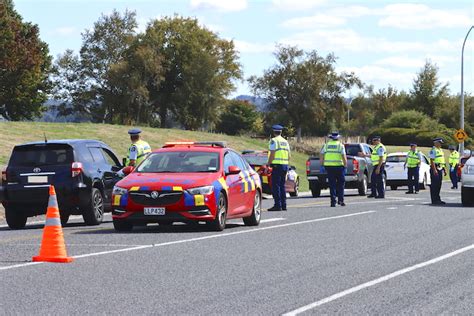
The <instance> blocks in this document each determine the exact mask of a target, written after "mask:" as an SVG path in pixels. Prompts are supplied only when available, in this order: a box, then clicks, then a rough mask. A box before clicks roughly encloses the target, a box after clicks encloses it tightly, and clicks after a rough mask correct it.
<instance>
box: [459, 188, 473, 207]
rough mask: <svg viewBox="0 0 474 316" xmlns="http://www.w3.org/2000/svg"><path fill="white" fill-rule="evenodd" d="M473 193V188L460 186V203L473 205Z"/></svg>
mask: <svg viewBox="0 0 474 316" xmlns="http://www.w3.org/2000/svg"><path fill="white" fill-rule="evenodd" d="M473 193H474V189H472V188H466V187H461V203H462V205H463V206H474V198H473V197H472V195H473Z"/></svg>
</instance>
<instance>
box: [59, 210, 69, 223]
mask: <svg viewBox="0 0 474 316" xmlns="http://www.w3.org/2000/svg"><path fill="white" fill-rule="evenodd" d="M69 215H70V214H69V213H68V212H63V211H61V212H59V216H60V217H61V226H66V224H67V221H68V220H69Z"/></svg>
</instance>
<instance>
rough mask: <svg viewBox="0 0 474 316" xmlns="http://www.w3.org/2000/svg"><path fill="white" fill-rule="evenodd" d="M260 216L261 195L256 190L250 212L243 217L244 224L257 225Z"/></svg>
mask: <svg viewBox="0 0 474 316" xmlns="http://www.w3.org/2000/svg"><path fill="white" fill-rule="evenodd" d="M261 217H262V195H261V194H260V191H258V190H257V191H256V193H255V198H254V202H253V209H252V214H251V215H250V216H249V217H244V218H243V219H244V224H245V225H247V226H258V224H260V219H261Z"/></svg>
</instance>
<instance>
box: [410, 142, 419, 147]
mask: <svg viewBox="0 0 474 316" xmlns="http://www.w3.org/2000/svg"><path fill="white" fill-rule="evenodd" d="M411 146H418V145H417V144H416V143H410V147H411Z"/></svg>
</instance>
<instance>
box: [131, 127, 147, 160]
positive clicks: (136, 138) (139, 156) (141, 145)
mask: <svg viewBox="0 0 474 316" xmlns="http://www.w3.org/2000/svg"><path fill="white" fill-rule="evenodd" d="M141 132H142V131H141V130H140V129H138V128H134V129H131V130H129V131H128V134H129V135H130V141H131V142H132V144H131V145H130V147H129V148H128V155H127V160H126V166H134V167H136V166H138V165H139V164H140V162H142V161H143V160H144V159H145V158H146V156H147V155H148V154H149V153H151V147H150V145H149V144H148V143H147V142H146V141H144V140H142V139H140V133H141Z"/></svg>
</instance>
